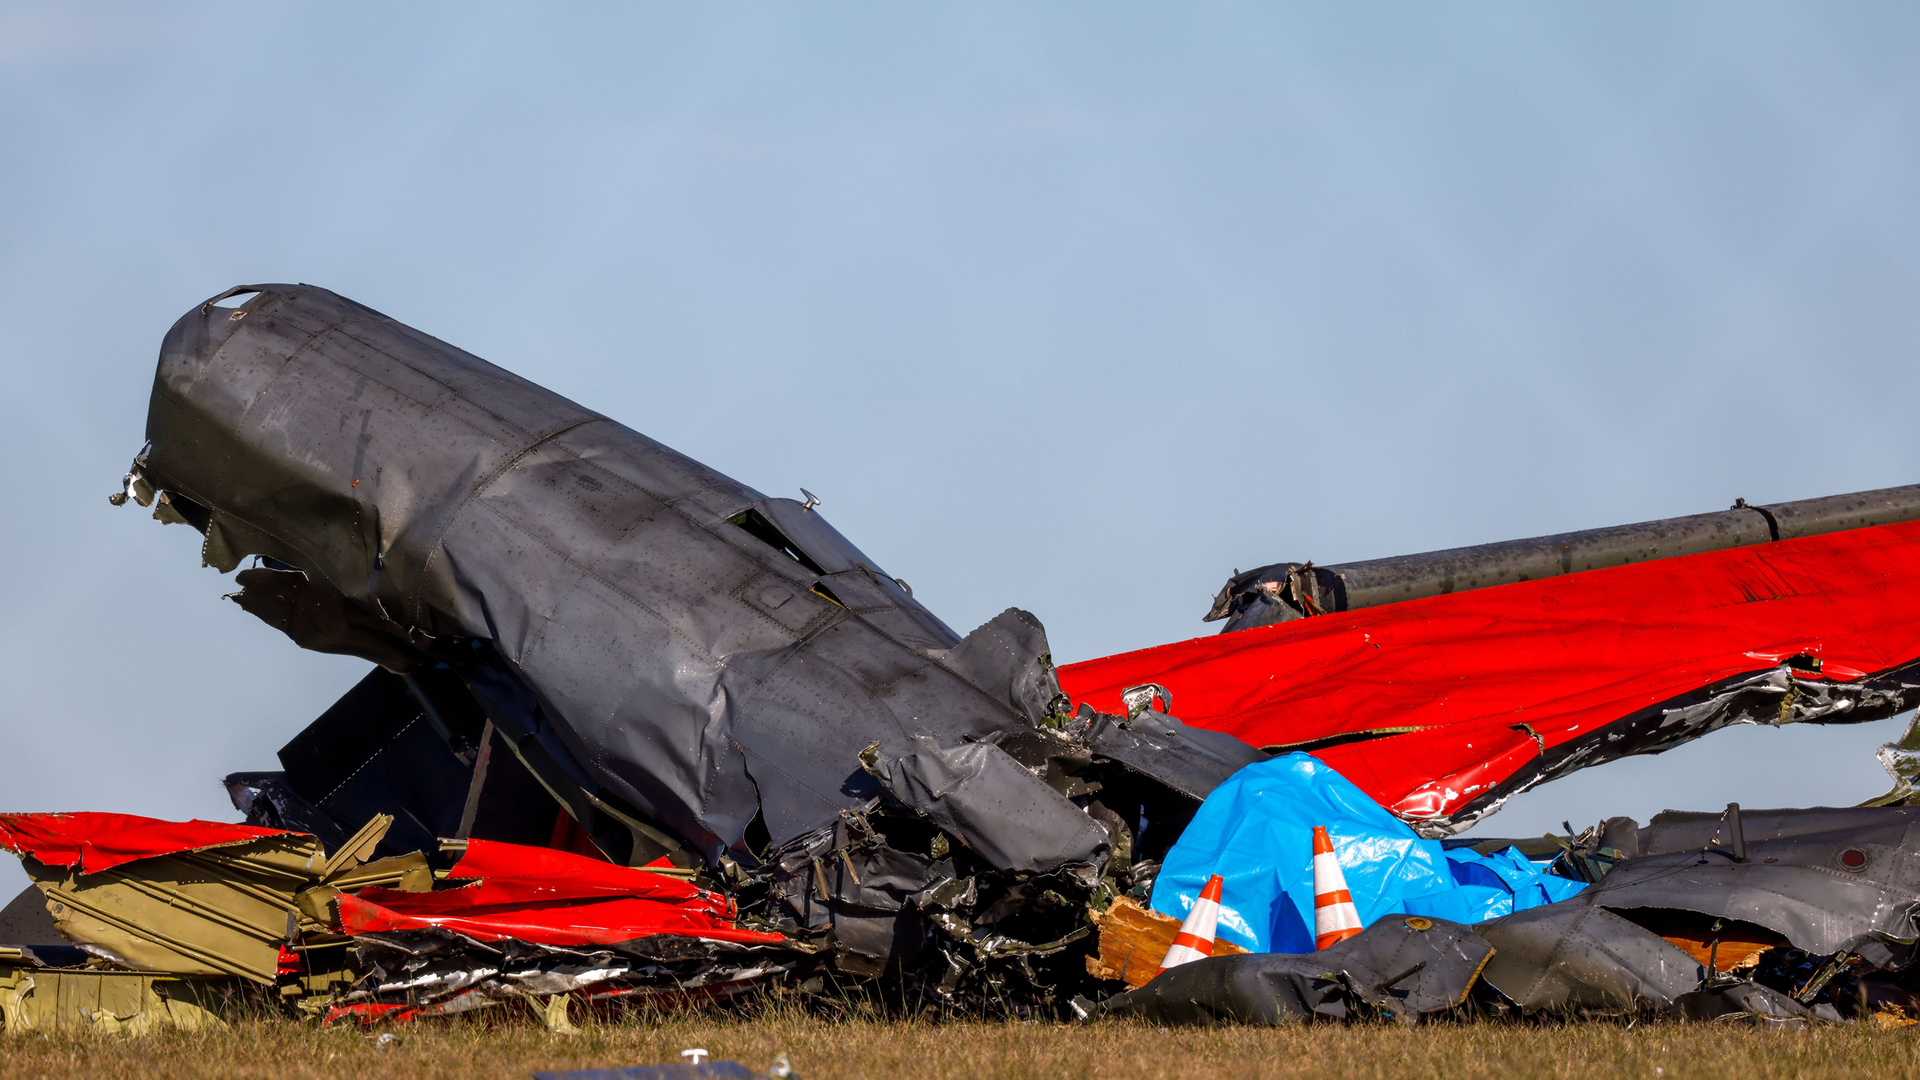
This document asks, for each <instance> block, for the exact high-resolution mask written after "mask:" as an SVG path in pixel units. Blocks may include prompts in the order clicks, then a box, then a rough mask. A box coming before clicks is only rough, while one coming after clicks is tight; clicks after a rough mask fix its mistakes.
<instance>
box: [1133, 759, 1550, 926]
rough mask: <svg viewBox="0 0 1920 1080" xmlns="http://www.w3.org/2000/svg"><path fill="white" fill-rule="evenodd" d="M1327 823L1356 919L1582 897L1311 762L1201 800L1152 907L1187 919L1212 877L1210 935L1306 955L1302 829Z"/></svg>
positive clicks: (1244, 778)
mask: <svg viewBox="0 0 1920 1080" xmlns="http://www.w3.org/2000/svg"><path fill="white" fill-rule="evenodd" d="M1315 825H1324V826H1326V829H1327V833H1328V835H1330V836H1332V837H1333V850H1334V854H1335V856H1336V857H1337V858H1338V859H1339V860H1340V869H1341V872H1342V873H1344V874H1345V875H1346V878H1347V889H1348V891H1350V892H1351V893H1353V902H1354V905H1355V906H1356V907H1357V908H1359V910H1360V921H1361V922H1362V923H1363V924H1365V925H1368V926H1371V925H1373V921H1374V920H1375V919H1378V918H1379V917H1380V916H1382V915H1387V914H1391V913H1394V912H1404V913H1406V914H1409V915H1431V916H1434V917H1436V918H1441V919H1449V920H1451V921H1453V922H1459V923H1477V922H1481V921H1483V920H1485V919H1492V918H1496V917H1498V916H1501V915H1509V914H1512V913H1513V912H1515V911H1519V910H1524V909H1526V908H1530V907H1537V906H1539V905H1541V904H1551V903H1553V902H1555V901H1558V900H1565V899H1566V898H1567V897H1569V896H1572V895H1573V894H1575V893H1577V892H1579V891H1580V890H1581V889H1584V888H1586V883H1585V882H1580V881H1572V880H1570V879H1567V878H1563V877H1560V876H1559V875H1557V874H1548V873H1544V872H1542V871H1541V870H1539V869H1538V868H1536V867H1535V866H1534V865H1533V864H1532V863H1531V862H1529V861H1527V859H1526V857H1525V856H1523V855H1521V854H1520V853H1519V852H1517V851H1515V850H1513V849H1512V848H1508V849H1507V850H1505V851H1501V852H1498V853H1496V854H1493V855H1476V854H1475V853H1473V852H1472V851H1469V850H1466V849H1464V848H1462V849H1456V850H1454V851H1444V850H1442V849H1441V846H1440V842H1439V841H1438V840H1422V839H1421V838H1420V837H1418V836H1416V835H1415V834H1414V832H1413V830H1412V829H1411V828H1408V827H1407V824H1406V822H1404V821H1401V820H1400V819H1399V818H1397V817H1394V816H1393V815H1392V814H1390V813H1388V812H1387V810H1386V808H1384V807H1382V806H1381V805H1380V804H1379V803H1376V802H1374V801H1373V800H1372V799H1370V798H1368V797H1367V796H1366V794H1365V793H1364V792H1362V791H1361V790H1360V789H1359V788H1357V787H1355V786H1354V785H1353V784H1352V783H1350V782H1349V781H1348V780H1347V778H1346V777H1344V776H1341V775H1340V774H1339V773H1337V772H1335V771H1333V770H1332V769H1331V768H1329V767H1327V765H1326V764H1324V763H1323V762H1321V761H1320V759H1319V758H1316V757H1314V756H1313V755H1311V754H1288V755H1286V756H1285V757H1277V758H1274V759H1272V760H1270V761H1261V762H1255V763H1254V764H1252V765H1249V766H1247V767H1246V768H1244V769H1241V770H1240V771H1239V772H1237V773H1235V774H1233V776H1232V777H1230V778H1229V779H1228V780H1227V782H1226V783H1224V784H1221V785H1220V786H1219V787H1218V788H1215V789H1214V791H1213V794H1211V795H1209V796H1207V801H1206V802H1204V803H1202V804H1201V806H1200V811H1199V812H1198V813H1197V814H1195V815H1194V818H1193V822H1192V824H1190V825H1188V826H1187V831H1186V832H1184V833H1182V834H1181V836H1180V839H1179V841H1178V842H1177V843H1175V844H1174V845H1173V850H1172V851H1170V852H1168V853H1167V857H1166V859H1165V860H1164V862H1163V863H1162V864H1161V867H1160V876H1159V877H1158V879H1156V880H1155V882H1154V886H1153V898H1152V906H1153V909H1154V910H1155V911H1161V912H1165V913H1166V914H1169V915H1172V916H1174V917H1176V918H1182V919H1184V918H1186V914H1187V911H1188V910H1189V909H1191V908H1192V907H1193V900H1194V897H1196V896H1198V895H1199V893H1200V889H1201V888H1202V887H1203V886H1204V885H1205V884H1206V882H1207V878H1208V877H1210V876H1211V875H1213V874H1219V875H1220V876H1221V877H1222V878H1223V879H1225V883H1226V889H1225V892H1224V894H1223V895H1222V898H1221V902H1220V925H1219V930H1218V933H1219V935H1220V936H1221V937H1223V938H1226V939H1228V940H1230V941H1233V942H1236V943H1238V944H1240V945H1244V946H1246V947H1247V948H1249V949H1252V950H1254V951H1256V952H1280V953H1304V952H1312V951H1313V827H1314V826H1315Z"/></svg>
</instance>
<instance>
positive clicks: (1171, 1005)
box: [1100, 915, 1677, 1024]
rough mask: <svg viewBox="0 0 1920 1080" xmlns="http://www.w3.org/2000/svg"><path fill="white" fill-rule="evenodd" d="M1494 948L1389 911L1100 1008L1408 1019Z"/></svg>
mask: <svg viewBox="0 0 1920 1080" xmlns="http://www.w3.org/2000/svg"><path fill="white" fill-rule="evenodd" d="M1661 944H1665V942H1662V943H1661ZM1668 948H1672V946H1668ZM1493 951H1494V950H1493V948H1492V946H1490V945H1489V944H1488V943H1487V941H1486V940H1485V939H1483V938H1481V937H1479V936H1478V935H1476V934H1475V933H1474V932H1473V930H1472V929H1471V928H1469V927H1466V926H1462V925H1460V924H1458V923H1451V922H1447V921H1446V920H1444V919H1426V918H1409V917H1407V916H1405V915H1388V916H1385V917H1383V918H1381V919H1379V920H1377V921H1376V922H1375V923H1374V924H1373V925H1372V926H1369V927H1367V928H1366V929H1365V930H1364V931H1362V932H1360V933H1359V934H1356V935H1354V936H1353V937H1350V938H1348V939H1347V940H1345V941H1342V942H1340V943H1338V944H1336V945H1332V946H1330V947H1328V948H1325V949H1322V950H1320V951H1319V952H1313V953H1305V954H1301V955H1291V954H1284V953H1244V954H1241V955H1236V956H1214V957H1208V958H1207V959H1205V960H1195V961H1193V962H1191V963H1187V964H1181V965H1180V966H1178V967H1175V968H1171V969H1169V970H1167V971H1164V972H1162V973H1160V974H1159V975H1156V976H1154V977H1153V979H1152V980H1150V981H1149V982H1148V983H1147V984H1146V985H1145V986H1142V987H1140V988H1138V989H1136V990H1128V991H1126V992H1124V993H1120V994H1115V995H1114V996H1113V997H1111V998H1108V999H1107V1000H1106V1001H1105V1002H1103V1003H1102V1004H1101V1007H1100V1013H1101V1015H1105V1016H1115V1017H1135V1018H1138V1019H1142V1020H1149V1021H1152V1022H1154V1023H1162V1024H1219V1023H1255V1024H1283V1023H1289V1022H1297V1021H1302V1020H1351V1019H1358V1018H1361V1017H1372V1016H1380V1017H1388V1016H1390V1017H1392V1018H1394V1019H1395V1020H1398V1021H1400V1022H1402V1023H1409V1024H1410V1023H1413V1022H1414V1021H1416V1020H1419V1019H1420V1018H1422V1017H1425V1016H1432V1015H1435V1014H1438V1013H1444V1012H1447V1011H1449V1010H1451V1009H1454V1008H1456V1007H1458V1006H1459V1005H1460V1004H1461V1003H1463V1002H1464V1001H1465V1000H1466V998H1467V994H1468V993H1469V992H1470V991H1471V990H1472V989H1473V984H1474V980H1475V979H1476V978H1477V977H1478V976H1479V974H1480V970H1481V968H1483V967H1485V966H1486V964H1487V960H1488V956H1489V955H1490V954H1492V953H1493ZM1676 951H1677V950H1676Z"/></svg>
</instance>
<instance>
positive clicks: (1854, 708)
mask: <svg viewBox="0 0 1920 1080" xmlns="http://www.w3.org/2000/svg"><path fill="white" fill-rule="evenodd" d="M1913 490H1914V489H1895V491H1896V492H1901V493H1905V492H1911V491H1913ZM1886 494H1887V493H1867V495H1868V496H1884V495H1886ZM1843 498H1851V499H1855V500H1857V501H1871V500H1867V499H1865V497H1843ZM1818 501H1822V502H1824V501H1828V500H1818ZM1895 501H1896V500H1890V499H1884V498H1883V499H1880V500H1879V502H1881V503H1892V502H1895ZM1897 509H1898V512H1899V513H1920V501H1911V500H1899V501H1898V507H1897ZM1883 512H1887V511H1884V508H1883ZM1736 513H1737V512H1736ZM1742 543H1744V544H1745V546H1740V547H1731V548H1725V549H1722V550H1714V551H1701V552H1698V553H1695V554H1690V555H1679V556H1674V557H1668V558H1657V559H1653V560H1651V561H1646V562H1636V563H1632V564H1630V565H1623V566H1611V567H1604V568H1600V569H1592V570H1585V571H1580V572H1575V573H1570V574H1567V575H1564V576H1555V577H1548V578H1544V579H1536V580H1527V581H1517V582H1513V583H1510V584H1501V585H1497V586H1494V587H1487V588H1474V589H1471V590H1470V591H1463V592H1454V593H1450V594H1442V595H1429V596H1423V597H1420V598H1417V599H1411V600H1405V601H1401V602H1397V603H1385V604H1381V605H1380V606H1374V607H1365V608H1359V609H1355V610H1346V611H1338V612H1330V613H1326V614H1322V615H1319V616H1317V617H1311V618H1298V619H1292V620H1289V621H1284V622H1280V623H1277V624H1271V625H1266V626H1259V627H1256V628H1253V629H1247V630H1241V631H1238V632H1235V633H1227V634H1221V635H1218V636H1214V637H1205V638H1195V639H1192V640H1189V641H1181V642H1176V643H1173V644H1170V645H1163V646H1159V647H1157V648H1152V649H1144V650H1141V651H1138V652H1132V653H1123V654H1121V655H1118V656H1111V657H1106V658H1104V659H1099V660H1090V661H1087V662H1085V663H1079V664H1072V665H1068V666H1066V667H1063V668H1062V669H1061V671H1060V680H1061V685H1062V686H1063V688H1064V689H1065V690H1066V692H1067V693H1068V694H1070V695H1071V696H1072V697H1073V698H1074V699H1075V700H1076V701H1084V702H1088V703H1091V704H1092V705H1093V706H1095V707H1096V708H1101V709H1114V708H1118V707H1120V705H1121V691H1122V690H1123V689H1125V688H1127V687H1131V686H1135V685H1139V684H1145V683H1158V684H1161V685H1163V686H1165V687H1166V688H1167V689H1168V690H1169V691H1171V693H1172V697H1173V702H1174V705H1173V711H1175V712H1177V713H1178V715H1179V716H1181V717H1182V718H1183V719H1184V720H1185V721H1186V722H1187V723H1189V724H1192V725H1194V726H1196V727H1202V728H1208V729H1212V730H1218V731H1224V732H1228V733H1230V734H1233V735H1235V736H1237V737H1239V738H1241V739H1244V740H1246V741H1247V742H1249V743H1251V744H1253V745H1256V746H1261V747H1266V748H1268V749H1269V750H1273V751H1280V750H1304V751H1308V752H1311V753H1313V754H1314V755H1315V756H1317V757H1319V758H1320V759H1322V760H1323V761H1325V762H1326V763H1327V764H1329V765H1331V766H1333V767H1334V768H1336V769H1338V770H1339V771H1340V773H1341V774H1342V775H1344V776H1346V777H1348V778H1349V779H1351V780H1352V781H1353V782H1354V783H1356V784H1358V785H1360V787H1361V788H1362V789H1363V790H1365V791H1366V792H1367V794H1368V795H1370V796H1371V797H1372V798H1374V799H1375V800H1377V801H1378V802H1380V803H1382V804H1383V805H1385V806H1387V807H1388V808H1390V809H1392V810H1393V811H1394V812H1395V813H1397V814H1399V815H1400V816H1402V817H1403V818H1406V819H1407V820H1409V821H1411V822H1414V823H1415V824H1416V825H1418V826H1419V827H1421V828H1422V829H1423V830H1424V831H1427V832H1429V833H1431V834H1440V833H1445V832H1451V831H1454V830H1457V829H1460V828H1464V827H1465V826H1466V825H1468V824H1471V823H1472V822H1473V821H1475V820H1477V819H1478V818H1480V817H1483V816H1485V815H1486V814H1488V813H1491V812H1492V811H1493V810H1495V809H1497V808H1498V807H1499V806H1500V804H1501V803H1502V802H1503V801H1505V800H1506V799H1507V798H1508V797H1510V796H1512V795H1514V794H1516V793H1518V792H1520V791H1524V790H1526V789H1527V788H1529V787H1532V786H1534V785H1536V784H1539V783H1542V782H1544V781H1547V780H1550V779H1553V778H1554V777H1557V776H1562V775H1565V774H1566V773H1569V772H1572V771H1574V770H1575V769H1580V768H1584V767H1586V766H1588V765H1597V764H1600V763H1602V762H1605V761H1611V760H1613V759H1615V758H1618V757H1622V756H1625V755H1628V754H1637V753H1658V752H1659V751H1661V750H1665V749H1669V748H1671V747H1673V746H1676V745H1679V744H1680V743H1683V742H1686V741H1688V740H1690V739H1694V738H1697V737H1699V736H1701V735H1704V734H1706V733H1708V732H1711V731H1714V730H1716V729H1718V728H1721V727H1724V726H1726V725H1728V724H1734V723H1785V722H1789V721H1812V722H1816V723H1857V722H1862V721H1867V720H1876V719H1880V718H1883V717H1887V716H1891V715H1894V714H1895V713H1898V712H1901V711H1903V710H1905V709H1908V708H1911V707H1913V705H1914V704H1915V703H1916V702H1920V522H1915V521H1895V522H1892V523H1888V524H1881V525H1871V526H1867V527H1860V528H1849V529H1844V530H1843V531H1835V532H1825V533H1818V534H1815V535H1806V536H1798V537H1793V538H1788V539H1782V540H1779V541H1777V542H1774V541H1767V540H1765V533H1764V531H1763V533H1762V535H1761V541H1760V542H1747V541H1742Z"/></svg>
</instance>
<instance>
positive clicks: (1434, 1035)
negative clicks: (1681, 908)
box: [0, 1008, 1920, 1080]
mask: <svg viewBox="0 0 1920 1080" xmlns="http://www.w3.org/2000/svg"><path fill="white" fill-rule="evenodd" d="M580 1027H581V1031H580V1033H579V1034H577V1035H572V1036H561V1035H552V1034H548V1033H547V1032H546V1031H545V1030H543V1029H542V1028H541V1027H540V1026H539V1025H538V1024H535V1023H527V1022H502V1023H494V1024H486V1023H480V1022H465V1023H452V1024H447V1023H435V1024H419V1025H415V1026H412V1027H410V1028H406V1029H400V1030H399V1032H398V1034H399V1035H400V1042H399V1044H398V1045H396V1046H392V1047H389V1048H385V1049H382V1048H381V1047H379V1046H378V1045H377V1044H376V1043H375V1041H374V1038H373V1036H370V1035H369V1034H367V1033H365V1032H362V1031H358V1030H349V1029H344V1028H329V1029H324V1030H323V1029H321V1028H319V1027H317V1026H314V1025H311V1024H300V1023H295V1022H293V1021H287V1020H279V1019H254V1020H245V1021H241V1022H238V1023H236V1024H235V1026H234V1028H233V1029H232V1030H231V1031H225V1032H206V1033H197V1034H187V1033H178V1032H175V1033H166V1034H158V1035H152V1036H148V1037H145V1038H131V1039H114V1038H107V1037H98V1036H85V1035H75V1036H65V1035H59V1036H41V1035H32V1034H27V1035H21V1036H12V1037H8V1036H0V1074H3V1075H4V1076H6V1077H8V1078H10V1080H11V1078H27V1077H69V1076H87V1077H94V1076H104V1077H115V1078H126V1080H135V1078H137V1080H169V1078H173V1077H180V1078H187V1077H193V1078H195V1080H199V1078H204V1077H259V1078H262V1080H266V1078H274V1080H295V1078H307V1077H356V1078H357V1077H394V1078H396V1080H397V1078H402V1077H404V1078H407V1080H432V1078H443V1077H444V1078H453V1077H459V1078H461V1080H479V1078H484V1077H520V1078H525V1077H527V1076H528V1075H529V1074H531V1073H532V1072H533V1071H534V1070H536V1069H538V1070H552V1069H568V1068H605V1067H609V1066H618V1065H641V1064H652V1063H659V1062H665V1061H674V1060H678V1057H679V1052H680V1050H682V1049H683V1048H686V1047H690V1046H700V1047H705V1048H707V1049H708V1050H710V1051H712V1052H713V1054H714V1055H715V1056H716V1057H720V1058H736V1059H738V1060H740V1061H743V1062H745V1063H746V1064H748V1065H750V1066H752V1067H754V1068H756V1069H761V1068H765V1067H766V1066H767V1064H768V1063H769V1062H770V1061H771V1060H772V1058H773V1056H774V1055H775V1054H776V1053H778V1052H780V1051H782V1050H785V1051H788V1052H789V1053H790V1054H791V1057H792V1061H793V1065H794V1070H795V1073H796V1074H797V1075H799V1076H803V1077H805V1078H807V1080H819V1078H838V1077H876V1078H878V1077H887V1078H904V1080H960V1078H963V1077H964V1078H968V1080H972V1078H977V1077H1002V1076H1004V1077H1032V1078H1049V1080H1052V1078H1061V1077H1070V1078H1075V1080H1078V1078H1083V1077H1126V1078H1129V1080H1147V1078H1153V1077H1174V1076H1180V1077H1188V1076H1222V1077H1226V1076H1231V1077H1243V1076H1244V1077H1260V1076H1273V1077H1279V1076H1286V1077H1296V1076H1313V1077H1318V1076H1326V1077H1338V1078H1341V1080H1376V1078H1378V1080H1445V1078H1449V1077H1489V1078H1496V1080H1522V1078H1528V1077H1581V1078H1585V1077H1596V1078H1610V1077H1633V1078H1635V1080H1694V1078H1702V1080H1704V1078H1711V1077H1728V1078H1735V1077H1737V1078H1739V1080H1772V1078H1780V1080H1789V1078H1794V1080H1798V1078H1808V1077H1863V1078H1865V1077H1873V1078H1875V1080H1885V1078H1888V1077H1897V1076H1915V1075H1920V1041H1916V1040H1920V1035H1916V1034H1909V1032H1912V1031H1920V1029H1906V1030H1888V1029H1877V1028H1873V1027H1869V1026H1866V1025H1858V1026H1848V1027H1823V1028H1814V1029H1810V1030H1805V1031H1759V1030H1753V1029H1750V1028H1737V1027H1723V1026H1717V1025H1675V1024H1653V1025H1640V1026H1637V1027H1627V1026H1623V1025H1616V1024H1607V1023H1589V1024H1576V1025H1570V1026H1566V1027H1522V1026H1512V1025H1500V1024H1491V1023H1484V1024H1467V1025H1459V1026H1432V1027H1424V1028H1416V1029H1402V1028H1397V1027H1390V1026H1356V1027H1337V1026H1332V1025H1318V1026H1313V1027H1288V1028H1278V1029H1274V1028H1247V1027H1242V1028H1223V1029H1213V1030H1196V1029H1156V1028H1152V1027H1147V1026H1144V1025H1139V1024H1130V1023H1128V1024H1122V1023H1103V1024H1097V1025H1092V1026H1086V1027H1073V1026H1062V1025H1052V1024H1019V1023H1005V1024H1002V1023H980V1022H947V1023H937V1022H931V1021H916V1020H909V1021H891V1022H889V1021H880V1020H845V1021H823V1020H820V1019H818V1018H815V1017H809V1016H807V1015H805V1014H803V1013H800V1012H798V1011H789V1010H782V1009H779V1008H773V1009H770V1010H768V1011H767V1012H766V1014H765V1015H763V1016H761V1017H759V1018H756V1019H739V1018H730V1017H725V1016H675V1017H668V1018H654V1019H625V1020H612V1021H604V1022H582V1023H581V1024H580Z"/></svg>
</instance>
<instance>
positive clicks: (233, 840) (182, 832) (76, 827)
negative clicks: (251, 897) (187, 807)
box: [0, 810, 289, 874]
mask: <svg viewBox="0 0 1920 1080" xmlns="http://www.w3.org/2000/svg"><path fill="white" fill-rule="evenodd" d="M286 835H289V834H287V833H285V832H283V831H281V830H279V829H256V828H254V827H253V826H251V825H227V824H223V823H221V822H217V821H200V820H197V819H196V820H194V821H161V820H159V819H157V818H149V817H139V816H137V815H135V814H107V813H101V812H98V811H92V810H88V811H81V812H79V813H73V814H0V847H4V848H6V849H7V850H8V851H11V852H14V853H15V854H18V855H30V856H32V857H33V858H35V859H38V860H39V861H41V862H43V863H45V864H47V865H48V866H78V867H79V868H80V869H81V871H82V872H83V873H88V874H97V873H99V872H100V871H102V870H107V869H110V868H112V867H115V866H119V865H120V864H121V863H129V862H132V861H134V860H135V859H148V858H152V857H154V856H156V855H175V854H178V853H180V852H182V851H195V850H198V849H200V848H210V847H220V846H223V845H226V844H244V843H246V842H247V841H249V840H258V839H259V838H261V837H263V836H286Z"/></svg>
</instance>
